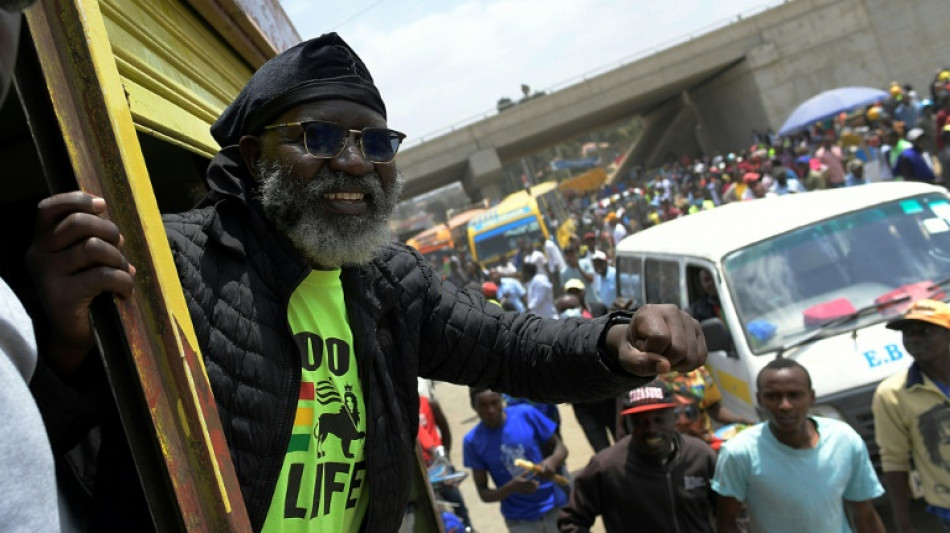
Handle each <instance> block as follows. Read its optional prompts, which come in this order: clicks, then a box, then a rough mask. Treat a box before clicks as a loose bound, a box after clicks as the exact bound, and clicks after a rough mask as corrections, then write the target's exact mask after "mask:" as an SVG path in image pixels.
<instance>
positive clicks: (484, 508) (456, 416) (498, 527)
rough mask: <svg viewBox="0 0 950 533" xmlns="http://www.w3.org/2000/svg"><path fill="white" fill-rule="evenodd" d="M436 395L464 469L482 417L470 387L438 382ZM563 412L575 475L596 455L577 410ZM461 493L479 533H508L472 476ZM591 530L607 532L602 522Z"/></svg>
mask: <svg viewBox="0 0 950 533" xmlns="http://www.w3.org/2000/svg"><path fill="white" fill-rule="evenodd" d="M435 396H436V399H438V400H439V404H440V405H441V406H442V410H443V411H444V412H445V417H446V418H447V419H448V421H449V426H450V428H451V430H452V452H451V458H452V464H453V465H455V466H456V468H458V469H460V470H461V469H463V467H462V438H463V437H464V436H465V434H466V433H468V431H469V430H470V429H472V427H474V426H475V424H476V423H477V422H478V416H477V415H476V414H475V411H474V410H473V409H472V407H471V406H470V405H469V401H468V388H467V387H460V386H458V385H452V384H450V383H438V384H436V386H435ZM560 411H561V436H562V437H563V438H564V443H565V445H566V446H567V450H568V456H567V466H568V469H569V470H570V471H571V472H575V473H576V472H577V471H579V470H580V469H581V468H583V467H584V466H585V465H586V464H587V461H588V460H589V459H590V457H591V455H593V453H594V452H593V449H592V448H591V447H590V444H588V442H587V439H586V438H585V437H584V432H583V431H581V428H580V425H578V423H577V419H575V418H574V411H573V410H572V409H571V406H569V405H561V406H560ZM469 472H470V471H469ZM489 482H490V481H489ZM461 490H462V495H463V496H464V497H465V504H466V505H467V506H468V510H469V514H470V516H471V517H472V525H473V526H474V527H475V529H476V530H477V531H478V532H479V533H504V532H505V531H507V529H506V528H505V521H504V520H503V519H502V517H501V511H500V510H499V506H498V505H499V504H497V503H482V501H481V500H480V499H479V498H478V492H477V491H476V490H475V483H473V482H472V479H471V477H469V478H467V479H466V480H465V481H463V482H462V485H461ZM591 531H592V532H593V533H604V527H603V525H602V524H601V522H600V519H598V520H597V522H596V523H595V524H594V527H593V528H592V529H591Z"/></svg>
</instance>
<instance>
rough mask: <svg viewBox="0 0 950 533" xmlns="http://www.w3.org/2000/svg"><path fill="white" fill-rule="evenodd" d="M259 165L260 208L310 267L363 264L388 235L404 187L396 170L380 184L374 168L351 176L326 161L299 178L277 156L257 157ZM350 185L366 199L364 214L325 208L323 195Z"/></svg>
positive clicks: (350, 188) (384, 241) (386, 240)
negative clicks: (313, 172)
mask: <svg viewBox="0 0 950 533" xmlns="http://www.w3.org/2000/svg"><path fill="white" fill-rule="evenodd" d="M257 170H258V173H259V175H260V180H261V181H260V186H259V188H258V191H257V195H258V199H259V200H260V203H261V206H262V207H263V209H264V214H265V215H266V216H267V218H268V219H269V220H270V221H271V222H272V223H273V224H274V225H275V226H276V227H277V229H278V230H280V231H281V232H282V233H283V234H284V235H285V236H286V237H287V238H288V239H289V240H290V242H291V243H293V245H294V246H295V247H296V248H297V250H298V251H300V253H302V254H303V255H304V257H306V258H307V260H308V261H309V262H310V264H311V265H313V266H314V267H318V268H327V269H329V268H339V267H341V266H344V265H359V264H365V263H367V262H369V261H370V260H372V258H373V256H374V255H375V254H376V252H377V251H379V250H380V249H381V248H383V247H384V246H386V245H387V244H388V243H389V242H390V241H391V240H392V237H391V234H390V230H389V217H390V216H391V215H392V213H393V211H394V210H395V208H396V203H397V202H398V201H399V195H400V194H401V193H402V187H403V183H404V178H403V176H402V174H401V173H400V172H398V171H397V172H396V178H395V179H394V180H393V181H392V182H391V183H390V184H389V186H388V187H384V186H383V181H382V180H381V179H380V177H379V175H378V174H377V173H376V172H375V171H373V172H369V173H367V174H364V175H362V176H352V175H349V174H345V173H341V172H334V171H331V170H329V169H328V168H326V166H324V168H323V169H321V170H320V172H319V173H318V174H317V175H316V176H314V177H313V178H311V179H310V180H308V181H306V182H301V181H299V180H296V179H295V178H294V177H293V176H292V175H291V173H290V170H289V167H288V166H287V165H282V164H281V163H280V162H278V161H264V160H261V162H260V163H259V164H258V168H257ZM354 186H355V187H357V188H358V189H359V190H360V191H362V192H363V194H364V199H365V201H366V202H368V204H369V209H368V211H367V212H366V213H365V214H362V215H339V214H336V213H329V212H327V211H325V210H324V208H323V207H322V204H323V202H326V200H325V199H324V195H326V194H329V193H331V192H339V191H341V190H344V187H346V189H345V190H352V188H353V187H354Z"/></svg>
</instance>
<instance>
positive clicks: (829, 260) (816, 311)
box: [723, 194, 950, 354]
mask: <svg viewBox="0 0 950 533" xmlns="http://www.w3.org/2000/svg"><path fill="white" fill-rule="evenodd" d="M723 270H724V274H725V277H726V279H727V281H728V286H729V287H730V291H731V293H732V297H733V301H734V303H735V305H736V311H737V313H738V315H739V318H740V321H741V325H742V329H743V331H744V332H745V335H746V338H747V340H748V342H749V346H750V348H751V350H752V352H753V353H756V354H764V353H768V352H771V351H774V350H777V349H779V348H780V347H782V346H787V345H789V344H791V343H795V342H796V341H797V340H799V339H802V338H804V337H806V336H809V335H812V332H813V331H814V330H815V329H816V328H821V327H823V326H827V325H828V324H829V323H831V322H832V321H834V320H835V319H839V321H840V319H841V318H842V317H846V316H847V315H849V314H852V313H854V312H855V311H856V310H858V309H862V308H864V307H867V306H872V305H874V304H880V305H881V312H870V313H863V314H862V315H861V316H860V317H857V318H855V320H849V321H840V322H841V325H840V327H837V329H838V331H844V330H852V329H856V328H858V327H863V326H867V325H870V324H872V323H875V322H880V321H881V320H884V319H885V318H888V317H889V316H890V314H889V312H892V311H893V308H888V307H887V305H886V304H887V303H888V302H890V301H893V300H895V299H897V298H902V301H906V300H907V299H908V295H912V296H914V295H917V296H920V295H923V296H934V297H941V296H942V295H941V294H926V292H927V289H928V287H930V286H932V285H933V283H934V282H938V281H941V280H944V279H946V278H947V277H950V202H948V201H947V198H946V197H945V196H942V195H937V194H931V195H924V196H917V197H913V198H905V199H901V200H895V201H893V202H889V203H885V204H879V205H876V206H873V207H869V208H865V209H862V210H860V211H855V212H851V213H847V214H844V215H841V216H838V217H835V218H832V219H828V220H824V221H822V222H818V223H816V224H812V225H809V226H803V227H801V228H799V229H796V230H794V231H791V232H788V233H784V234H782V235H778V236H775V237H773V238H770V239H768V240H765V241H761V242H758V243H756V244H754V245H752V246H749V247H746V248H743V249H741V250H738V251H736V252H733V253H732V254H730V255H728V256H726V258H725V260H724V262H723Z"/></svg>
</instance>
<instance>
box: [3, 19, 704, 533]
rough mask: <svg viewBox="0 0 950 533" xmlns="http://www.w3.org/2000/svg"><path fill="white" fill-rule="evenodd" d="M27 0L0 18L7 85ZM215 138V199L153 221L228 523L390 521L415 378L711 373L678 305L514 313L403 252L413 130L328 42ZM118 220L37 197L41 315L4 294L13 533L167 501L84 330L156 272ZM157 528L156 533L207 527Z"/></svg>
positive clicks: (398, 494) (34, 253) (249, 90)
mask: <svg viewBox="0 0 950 533" xmlns="http://www.w3.org/2000/svg"><path fill="white" fill-rule="evenodd" d="M29 3H30V2H28V1H27V2H12V3H8V4H9V5H3V6H0V23H2V25H3V27H4V29H5V30H6V31H4V32H0V38H2V39H0V52H2V55H3V56H4V58H5V59H6V60H5V61H4V62H3V64H2V67H3V68H2V69H0V73H2V75H3V79H2V81H3V85H2V88H3V90H4V91H5V90H6V88H7V87H8V86H9V81H10V79H11V76H12V65H13V58H15V56H16V46H17V42H18V39H17V35H18V33H17V30H18V28H19V24H20V21H21V20H22V14H21V13H20V9H22V8H23V7H24V6H25V5H28V4H29ZM27 9H32V8H29V7H27ZM211 134H212V136H213V137H214V138H215V140H216V141H217V142H218V143H219V145H220V146H221V149H220V150H219V151H218V152H217V153H216V155H215V157H214V159H213V161H211V163H210V165H209V168H208V173H207V181H208V183H207V185H208V191H207V194H206V196H205V197H204V198H203V199H202V200H201V201H200V202H199V204H198V205H196V206H195V207H194V208H192V209H189V210H187V211H185V212H182V213H176V214H166V215H165V216H164V217H163V223H164V230H165V233H166V235H167V237H168V244H169V246H170V249H171V255H170V257H171V258H172V259H173V261H174V268H175V269H176V271H177V273H178V278H179V282H180V283H181V287H182V290H183V293H184V299H185V301H186V302H187V304H188V311H189V314H190V317H191V321H192V324H193V326H194V331H195V334H196V339H197V346H196V348H198V349H199V350H200V353H201V356H202V358H203V361H204V368H205V369H206V371H207V372H206V375H205V376H200V375H195V376H194V377H195V379H205V378H206V379H207V380H208V382H209V385H210V388H211V390H212V392H213V394H214V399H215V406H216V407H217V414H218V417H219V420H220V424H221V428H222V432H223V436H224V438H225V440H226V443H227V446H228V450H229V457H230V460H231V465H230V466H232V467H233V469H229V468H222V469H221V470H220V475H221V476H228V475H231V476H235V477H236V480H235V486H239V487H240V491H241V494H240V498H235V497H234V495H231V498H229V501H228V502H225V506H228V508H229V509H230V511H231V512H232V513H233V514H232V515H231V516H229V518H228V519H229V520H235V521H236V523H240V521H241V520H242V519H243V516H246V517H247V521H248V522H249V526H250V528H252V529H253V530H254V531H396V530H398V529H399V527H400V524H402V522H403V520H404V517H405V515H406V510H407V508H408V507H409V500H410V485H411V480H412V479H413V472H414V471H415V469H416V466H417V464H418V463H417V462H416V460H415V451H416V449H417V444H416V437H417V435H416V434H417V429H418V427H419V405H420V404H419V399H418V396H417V394H416V390H417V385H416V381H417V378H418V377H420V376H421V377H426V378H431V379H437V380H441V381H448V382H454V383H458V384H461V385H466V386H478V387H490V388H492V389H495V390H498V391H501V392H505V393H508V394H511V395H514V396H517V397H527V398H532V399H535V400H540V401H547V402H564V401H588V400H599V399H601V398H603V397H605V396H607V397H610V396H612V395H615V394H619V393H621V392H622V391H624V390H628V389H629V388H631V387H635V386H637V385H640V384H643V383H645V382H648V381H649V380H650V379H652V376H653V375H655V374H656V373H657V372H658V371H661V370H662V371H666V370H669V369H674V370H682V371H688V370H691V369H693V368H696V367H698V366H699V365H701V364H702V363H703V362H704V360H705V357H706V350H705V345H704V343H703V338H702V333H701V331H700V330H699V328H698V325H697V324H695V322H694V321H693V320H692V319H690V318H689V317H688V316H687V315H686V314H685V313H684V312H682V311H680V310H679V309H676V308H675V307H673V306H647V307H645V308H640V309H638V310H636V311H635V312H615V313H611V314H609V315H607V316H604V317H601V318H594V319H589V320H586V321H584V322H580V321H578V322H573V323H570V324H565V323H563V322H559V321H555V320H550V319H544V318H541V317H539V316H538V315H535V314H532V313H521V314H515V313H504V312H503V311H502V309H501V308H500V307H499V306H498V305H495V304H493V303H490V302H487V301H486V300H485V299H484V298H482V297H481V296H480V295H479V294H478V293H475V292H472V291H467V290H464V289H462V288H460V287H458V286H456V285H454V284H452V283H449V282H443V279H442V276H441V275H437V274H435V273H434V272H433V271H432V269H431V268H430V267H429V265H428V264H427V262H426V261H425V260H424V259H423V258H422V256H421V255H419V253H418V252H417V251H415V250H413V249H412V248H410V247H408V246H406V245H405V244H403V243H399V242H395V241H393V240H392V239H391V238H390V234H389V219H390V217H391V215H392V212H393V210H394V207H395V205H396V201H397V199H398V198H399V195H400V191H401V187H402V183H403V176H402V175H401V173H400V172H399V171H398V169H397V167H396V165H395V163H394V158H395V156H396V152H397V151H398V149H399V145H400V143H401V141H402V140H403V138H404V137H405V136H404V135H403V134H401V133H400V132H398V131H395V130H391V129H389V126H388V123H387V119H386V106H385V104H384V101H383V98H382V96H381V95H380V94H379V91H378V89H377V88H376V85H375V84H374V82H373V78H372V76H371V75H370V73H369V70H368V69H367V67H366V66H365V64H364V63H363V62H362V60H361V59H360V58H359V56H358V55H357V54H356V52H355V51H354V50H352V48H350V47H349V45H347V43H346V42H344V41H343V39H342V38H340V37H339V36H338V35H337V34H335V33H330V34H326V35H323V36H320V37H317V38H314V39H309V40H307V41H304V42H301V43H299V44H297V45H295V46H293V47H291V48H289V49H287V50H286V51H284V52H282V53H280V54H278V55H277V56H275V57H274V58H272V59H271V60H269V61H268V62H266V63H265V64H264V65H263V66H261V67H260V68H259V69H258V70H257V71H256V72H255V73H254V74H253V76H251V78H250V79H249V80H248V82H247V84H246V85H245V87H244V88H243V89H242V90H241V92H240V94H239V95H238V96H237V97H236V98H235V100H234V101H233V102H232V103H231V104H230V105H229V106H228V107H227V108H226V109H225V110H224V111H223V112H222V113H221V115H220V116H219V117H218V119H217V120H216V121H215V123H214V125H213V126H212V128H211ZM110 209H111V207H110V202H109V201H108V200H106V199H104V198H101V197H98V196H95V195H92V194H89V193H86V192H82V191H71V192H66V193H59V194H53V195H51V196H49V197H47V198H45V199H43V200H42V201H40V202H39V205H38V206H37V208H36V212H35V231H34V234H33V236H32V240H31V242H30V243H29V245H28V247H27V246H24V248H25V249H23V250H22V255H21V256H20V257H19V258H18V259H19V260H20V261H23V260H25V262H26V263H27V265H28V272H29V275H30V276H31V277H32V279H31V280H29V282H26V283H25V284H24V286H23V287H21V288H20V290H21V291H23V294H25V295H26V296H27V298H24V300H25V301H28V302H31V303H32V304H35V305H31V306H30V308H29V309H28V310H27V309H24V306H22V305H21V303H20V299H19V298H18V297H17V296H18V295H17V294H15V293H14V292H13V291H10V290H6V285H4V284H0V302H2V305H0V329H2V332H0V350H2V353H0V382H2V383H3V387H0V401H2V405H3V409H4V416H5V420H6V426H5V429H6V430H5V431H4V432H3V434H2V435H0V474H2V475H0V479H2V480H3V481H2V483H3V486H4V489H5V490H4V498H3V499H2V502H0V523H2V524H3V529H4V530H10V531H31V532H32V531H56V530H59V529H60V528H62V529H64V530H67V531H74V530H79V531H81V530H88V531H123V532H124V531H153V530H155V528H156V522H155V521H154V520H153V515H152V513H151V512H150V509H149V505H148V503H147V499H146V494H149V495H156V494H160V493H161V491H168V490H171V489H169V488H168V486H170V484H169V485H168V486H166V485H165V484H159V486H155V485H150V486H143V483H142V482H141V481H140V479H139V477H138V472H137V469H136V465H135V461H134V459H133V457H134V456H133V451H132V449H131V446H133V445H134V444H135V443H137V442H139V441H138V440H137V439H135V440H133V442H132V443H131V444H130V442H129V439H127V438H126V435H125V431H124V430H123V425H122V420H120V413H119V409H118V408H117V405H116V400H115V397H114V396H113V394H112V390H111V384H110V382H109V380H108V379H107V377H106V370H107V368H109V367H110V365H111V364H112V363H113V362H114V361H115V359H113V357H116V355H115V354H114V353H111V352H107V353H104V354H101V353H99V346H100V343H99V341H102V340H104V337H103V336H104V335H110V333H107V332H106V331H105V330H103V329H102V328H99V326H101V322H97V323H96V324H93V323H92V321H91V315H90V305H91V303H92V301H93V300H94V299H96V298H97V297H98V296H99V295H106V296H114V297H116V298H119V299H123V300H129V299H132V298H138V297H139V296H138V293H137V288H138V287H139V285H138V283H139V282H138V281H137V280H139V279H141V278H142V275H141V274H140V272H145V273H146V274H145V277H146V278H149V279H154V276H155V272H154V267H153V266H152V265H145V264H141V263H140V264H138V265H133V264H132V262H131V261H130V259H129V258H128V257H127V256H126V253H125V247H124V242H125V241H124V237H123V233H122V232H123V228H122V227H120V225H119V224H117V223H116V222H114V221H113V220H112V219H110V218H109V216H108V212H109V210H110ZM11 253H13V252H11ZM4 259H6V258H4ZM169 266H171V265H169ZM140 269H141V270H140ZM3 274H4V276H6V275H7V272H3ZM137 276H138V277H137ZM21 297H22V296H21ZM133 301H137V300H133ZM27 311H29V314H27ZM33 324H35V325H36V330H38V331H41V332H42V334H40V335H36V336H35V339H36V342H35V343H34V333H33V329H32V327H31V326H32V325H33ZM165 326H167V327H171V326H172V325H171V324H166V325H165ZM667 339H672V340H670V341H669V342H667V341H666V340H667ZM111 340H114V341H116V342H118V343H122V342H123V341H124V339H121V338H115V339H111ZM110 344H111V342H110ZM122 356H123V355H119V356H118V357H122ZM176 361H177V358H175V357H172V358H171V359H170V360H169V361H168V364H170V365H175V364H178V363H177V362H176ZM552 374H554V375H572V376H580V377H581V378H579V379H576V380H573V381H572V383H554V382H552V381H550V380H549V379H546V376H548V375H552ZM28 385H29V388H28ZM125 385H128V386H130V387H133V388H134V387H135V386H136V384H135V383H126V384H125ZM151 385H152V384H151V383H150V384H148V385H147V386H151ZM429 407H430V409H431V408H432V406H431V405H430V406H429ZM123 412H125V413H127V412H128V411H123ZM435 412H436V410H435V409H432V417H433V418H436V415H435ZM41 416H42V419H41ZM131 416H141V417H146V418H147V417H148V416H149V415H148V413H147V412H145V411H144V409H143V411H142V412H136V413H134V414H132V415H131ZM435 422H436V423H438V420H437V418H436V420H435ZM188 427H192V426H188ZM141 437H142V438H143V439H145V440H146V441H147V442H149V443H150V444H147V445H145V446H144V447H142V448H137V449H136V450H137V451H138V452H141V453H145V454H149V453H153V452H154V453H155V454H156V455H155V457H154V458H153V459H155V460H157V461H161V456H159V455H158V452H157V450H159V448H160V446H159V444H160V443H159V442H158V441H157V440H154V439H153V440H149V439H152V435H151V433H150V434H149V435H148V436H141ZM159 437H161V435H159ZM205 437H206V438H207V436H205ZM188 438H191V439H197V440H200V439H201V438H202V435H195V434H191V435H189V436H188ZM445 444H446V445H447V444H449V443H447V442H446V443H445ZM72 449H82V450H84V451H88V452H89V453H87V454H84V455H83V457H82V458H81V459H82V460H83V461H84V463H83V464H82V465H81V466H82V467H84V468H86V470H84V471H85V472H89V473H91V474H90V475H91V476H94V482H93V483H91V484H89V485H87V486H85V487H84V490H80V491H77V492H76V493H75V494H73V495H74V496H76V498H75V499H70V500H69V501H68V502H66V501H64V502H63V504H62V505H61V504H60V502H59V498H58V494H59V493H58V492H57V487H63V486H64V484H67V483H68V482H69V479H70V476H71V474H70V472H72V471H71V470H69V469H68V468H62V469H55V468H54V461H55V462H56V463H60V464H62V465H63V466H64V467H65V466H66V464H65V463H63V461H66V460H67V452H68V451H69V450H72ZM436 455H437V454H436ZM172 460H175V461H178V462H180V463H181V464H188V460H187V458H184V457H173V458H172ZM219 466H225V465H219ZM217 471H218V470H216V472H217ZM62 476H66V477H65V478H64V477H62ZM76 481H77V482H81V481H85V480H81V479H77V480H76ZM219 482H221V480H219ZM203 494H205V495H206V497H207V498H215V497H216V496H214V495H216V494H219V493H218V492H216V491H209V492H207V493H203ZM166 496H168V497H169V498H170V499H171V501H174V498H173V496H172V495H170V494H166ZM208 503H211V502H208ZM217 503H219V504H220V503H222V502H217ZM245 513H246V514H245ZM61 516H62V519H60V517H61ZM155 516H156V517H161V518H162V520H163V521H162V522H160V523H161V524H164V525H166V526H167V528H162V529H177V528H185V527H186V523H187V524H194V523H195V521H199V520H201V519H202V518H203V517H200V516H176V515H175V513H174V512H172V513H168V514H165V513H162V514H161V515H158V514H156V515H155ZM164 520H168V522H164ZM176 526H178V527H176Z"/></svg>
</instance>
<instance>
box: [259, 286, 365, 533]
mask: <svg viewBox="0 0 950 533" xmlns="http://www.w3.org/2000/svg"><path fill="white" fill-rule="evenodd" d="M287 320H288V323H289V324H290V329H291V331H293V334H294V340H296V342H297V347H298V348H299V349H300V354H301V362H302V364H301V367H302V375H301V379H300V396H299V399H298V400H297V414H296V416H295V417H294V429H293V434H292V435H291V437H290V444H289V446H288V449H287V455H286V456H285V457H284V465H283V467H282V468H281V471H280V477H279V478H278V480H277V488H276V489H275V490H274V497H273V498H272V499H271V503H270V509H269V510H268V511H267V519H266V520H265V521H264V529H263V531H264V532H265V533H302V532H315V531H320V532H329V531H356V530H358V529H359V528H360V524H361V523H362V521H363V516H364V515H365V514H366V508H367V506H368V504H369V491H368V489H367V485H366V460H365V455H364V445H365V437H366V410H365V405H364V402H363V388H362V385H361V383H360V376H359V373H358V371H357V364H356V356H355V354H354V353H353V348H352V347H353V332H352V331H351V330H350V325H349V323H348V321H347V317H346V306H345V304H344V302H343V286H342V284H341V283H340V270H339V269H337V270H330V271H319V270H314V271H312V272H311V273H310V275H309V276H307V278H306V279H305V280H304V281H303V283H301V284H300V286H299V287H297V290H295V291H294V293H293V295H292V296H291V297H290V305H289V307H288V309H287Z"/></svg>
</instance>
